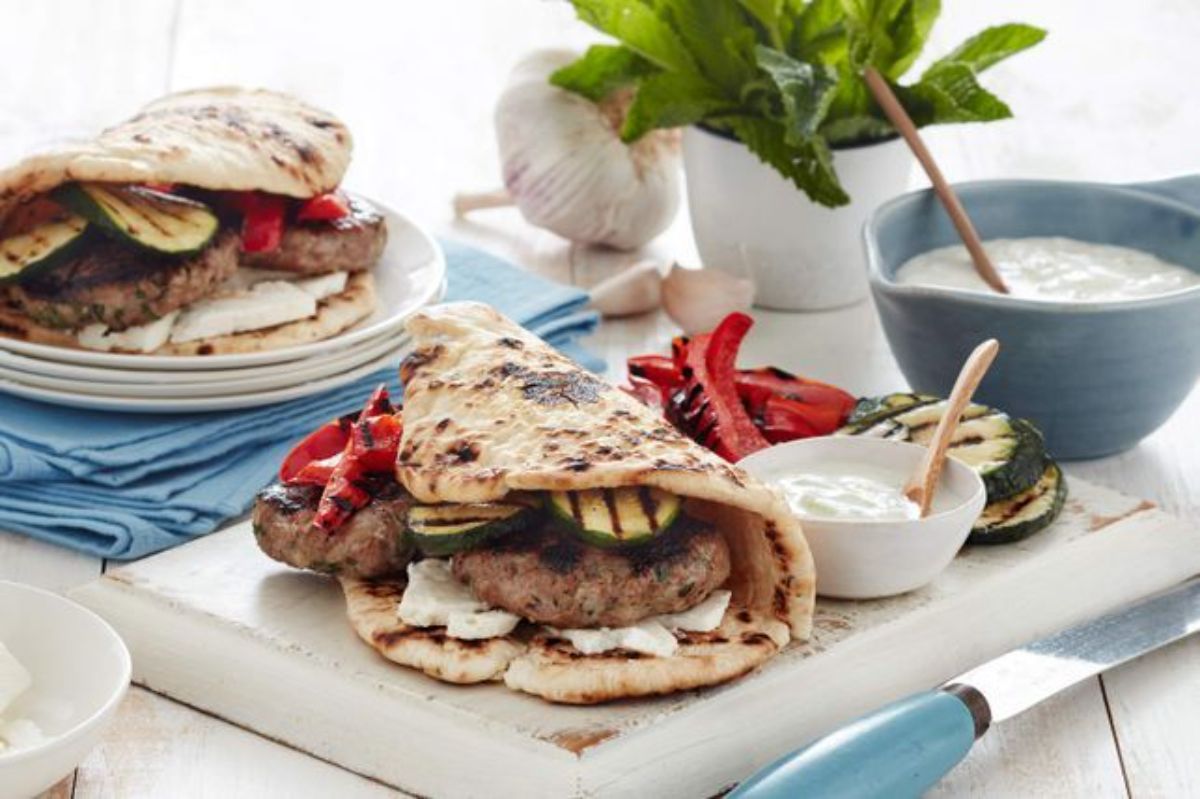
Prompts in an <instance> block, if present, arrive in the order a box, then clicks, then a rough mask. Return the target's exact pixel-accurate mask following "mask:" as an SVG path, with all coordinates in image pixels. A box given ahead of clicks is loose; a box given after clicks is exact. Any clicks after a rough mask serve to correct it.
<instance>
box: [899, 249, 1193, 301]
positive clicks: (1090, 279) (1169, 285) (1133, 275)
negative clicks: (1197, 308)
mask: <svg viewBox="0 0 1200 799" xmlns="http://www.w3.org/2000/svg"><path fill="white" fill-rule="evenodd" d="M984 249H985V250H987V254H988V256H989V257H990V258H991V260H992V263H993V264H994V265H995V267H996V270H997V271H998V272H999V273H1000V277H1001V278H1003V279H1004V282H1005V284H1006V285H1007V286H1008V288H1009V292H1010V294H1011V296H1013V297H1019V298H1022V299H1031V300H1049V301H1057V302H1079V303H1087V302H1112V301H1116V300H1133V299H1141V298H1145V297H1156V296H1160V295H1163V294H1171V293H1174V292H1177V291H1183V290H1185V289H1189V288H1192V287H1194V286H1200V274H1197V273H1196V272H1193V271H1192V270H1190V269H1187V268H1186V267H1183V266H1178V265H1176V264H1172V263H1168V262H1166V261H1164V260H1162V259H1160V258H1157V257H1155V256H1153V255H1151V254H1150V253H1147V252H1142V251H1141V250H1134V249H1130V248H1129V247H1118V246H1114V245H1111V244H1096V243H1093V242H1088V241H1077V240H1075V239H1068V238H1059V237H1050V238H1024V239H993V240H991V241H987V242H985V243H984ZM896 281H897V282H898V283H901V284H905V285H917V286H938V287H943V288H956V289H964V290H967V291H979V292H984V293H994V292H993V291H992V290H991V288H989V287H988V285H987V284H986V283H984V282H983V279H982V278H980V277H979V275H978V273H976V271H975V268H974V267H973V266H972V264H971V257H970V255H969V254H968V253H967V248H966V247H964V246H963V245H961V244H956V245H953V246H950V247H940V248H938V249H936V250H930V251H929V252H926V253H922V254H920V255H918V256H916V257H915V258H912V259H910V260H909V261H906V262H905V263H904V264H903V265H901V267H900V268H899V269H898V270H897V271H896Z"/></svg>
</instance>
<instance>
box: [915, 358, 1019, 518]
mask: <svg viewBox="0 0 1200 799" xmlns="http://www.w3.org/2000/svg"><path fill="white" fill-rule="evenodd" d="M999 351H1000V342H998V341H996V339H994V338H990V339H988V340H987V341H985V342H983V343H982V344H980V345H979V346H978V347H976V348H975V350H974V351H973V352H972V353H971V354H970V356H969V357H968V358H967V360H966V363H964V364H963V367H962V371H960V372H959V373H958V379H957V380H955V381H954V390H953V391H951V392H950V396H949V397H948V398H947V399H946V410H945V412H943V413H942V420H941V421H940V422H938V426H937V430H935V431H934V432H933V438H932V439H930V441H929V447H928V449H926V450H925V457H923V458H922V459H921V462H920V463H919V464H917V470H916V471H915V472H914V473H913V476H912V477H910V478H909V479H908V482H907V483H906V484H905V485H904V496H906V497H908V498H909V499H910V500H912V501H913V502H915V503H916V504H917V505H919V506H920V508H921V518H922V519H924V518H925V517H926V516H928V515H929V506H930V505H931V504H932V503H933V494H934V491H936V490H937V484H938V478H939V477H941V475H942V465H943V464H944V463H945V462H946V448H947V447H949V446H950V440H951V439H952V438H954V431H955V430H957V429H958V421H959V417H961V416H962V414H963V411H964V410H966V408H967V403H969V402H970V401H971V396H972V395H973V394H974V393H975V389H976V388H978V387H979V381H981V380H983V376H984V375H985V374H987V370H988V367H989V366H991V365H992V361H994V360H995V359H996V353H997V352H999Z"/></svg>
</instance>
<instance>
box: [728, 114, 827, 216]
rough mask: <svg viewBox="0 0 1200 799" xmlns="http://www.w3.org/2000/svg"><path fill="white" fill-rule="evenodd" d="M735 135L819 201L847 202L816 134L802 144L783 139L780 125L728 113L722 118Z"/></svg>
mask: <svg viewBox="0 0 1200 799" xmlns="http://www.w3.org/2000/svg"><path fill="white" fill-rule="evenodd" d="M724 121H725V122H726V124H727V125H728V126H729V129H730V130H731V131H732V132H733V134H734V135H735V136H737V137H738V139H739V140H740V141H741V142H742V143H743V144H745V145H746V147H748V148H749V149H750V152H752V153H754V154H755V155H756V156H758V159H759V160H760V161H762V162H763V163H764V164H766V165H767V166H770V167H772V168H774V169H775V171H777V172H779V173H780V174H781V175H783V176H784V177H786V178H787V179H788V180H790V181H792V183H793V184H795V186H796V188H798V189H800V190H801V191H803V192H804V193H805V194H807V195H808V197H809V199H811V200H813V201H814V202H818V203H820V204H821V205H825V206H829V207H831V208H832V207H836V206H839V205H845V204H846V203H848V202H850V197H849V196H848V195H847V194H846V191H845V190H844V189H843V188H842V185H841V183H839V182H838V178H837V173H836V172H834V170H833V157H832V155H830V153H829V148H828V147H826V146H825V142H823V141H822V140H821V139H819V138H814V139H810V140H809V142H808V143H807V144H806V145H805V146H803V147H792V146H790V145H788V144H787V142H786V141H785V132H784V128H783V126H782V125H780V124H779V123H777V122H773V121H771V120H769V119H762V118H760V117H745V116H738V117H729V118H728V119H726V120H724Z"/></svg>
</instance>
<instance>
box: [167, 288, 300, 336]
mask: <svg viewBox="0 0 1200 799" xmlns="http://www.w3.org/2000/svg"><path fill="white" fill-rule="evenodd" d="M316 312H317V301H316V300H315V299H313V296H312V295H311V294H309V293H308V292H306V291H304V290H303V289H300V288H298V287H297V286H295V285H294V284H292V283H287V282H284V281H281V280H268V281H265V282H263V283H256V284H254V285H253V286H252V287H251V288H250V289H249V290H247V291H243V292H239V293H237V294H230V295H226V296H218V297H209V298H208V299H204V300H199V301H198V302H194V303H192V304H191V305H189V306H188V307H187V308H184V309H183V311H182V312H181V313H180V314H179V318H178V319H176V320H175V326H174V327H173V328H172V329H171V341H195V340H197V339H202V338H211V337H213V336H228V335H230V334H233V333H241V332H244V331H247V330H261V329H263V328H266V327H274V326H275V325H282V324H284V323H286V322H295V321H297V320H299V319H307V318H308V317H310V316H312V315H314V314H315V313H316Z"/></svg>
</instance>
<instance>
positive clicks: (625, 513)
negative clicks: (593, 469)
mask: <svg viewBox="0 0 1200 799" xmlns="http://www.w3.org/2000/svg"><path fill="white" fill-rule="evenodd" d="M682 507H683V501H682V500H681V499H680V498H679V497H678V496H676V495H674V494H670V493H668V492H666V491H662V490H660V489H657V488H649V487H646V486H633V487H623V488H594V489H588V490H585V491H555V492H553V493H551V494H550V508H551V511H552V512H553V513H554V515H555V517H556V518H557V519H558V520H559V521H560V523H562V524H563V525H564V526H566V527H567V528H568V529H569V530H571V532H573V533H575V534H576V535H578V536H579V537H580V538H582V539H583V540H584V541H586V542H588V543H589V544H593V545H595V546H602V547H615V546H624V545H629V544H643V543H648V542H649V541H650V540H652V539H653V538H654V537H655V536H658V535H660V534H662V533H663V532H665V531H666V530H667V529H669V528H670V527H671V525H672V524H674V523H675V521H676V520H677V519H678V518H679V515H680V512H681V510H682Z"/></svg>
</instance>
